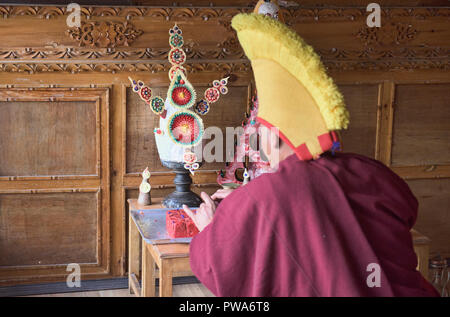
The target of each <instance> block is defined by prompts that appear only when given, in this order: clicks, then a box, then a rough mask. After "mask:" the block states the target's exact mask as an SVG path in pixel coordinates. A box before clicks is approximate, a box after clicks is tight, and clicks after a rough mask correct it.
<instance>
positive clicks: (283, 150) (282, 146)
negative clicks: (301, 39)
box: [259, 124, 294, 168]
mask: <svg viewBox="0 0 450 317" xmlns="http://www.w3.org/2000/svg"><path fill="white" fill-rule="evenodd" d="M259 133H260V137H261V150H262V151H263V152H264V154H265V155H266V157H267V159H268V160H269V163H270V167H271V168H276V167H277V166H278V164H279V163H280V162H281V161H282V160H284V159H285V158H287V157H288V156H290V155H291V154H293V153H294V150H292V148H291V147H290V146H289V145H288V144H287V143H286V142H283V140H281V139H280V138H279V137H278V133H277V129H274V128H272V129H271V128H268V127H266V126H265V125H263V124H261V126H260V129H259Z"/></svg>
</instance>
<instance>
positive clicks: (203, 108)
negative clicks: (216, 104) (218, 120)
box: [194, 99, 210, 115]
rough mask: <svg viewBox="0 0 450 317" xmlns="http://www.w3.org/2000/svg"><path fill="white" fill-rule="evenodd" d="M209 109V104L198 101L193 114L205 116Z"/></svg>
mask: <svg viewBox="0 0 450 317" xmlns="http://www.w3.org/2000/svg"><path fill="white" fill-rule="evenodd" d="M209 108H210V107H209V103H208V102H207V101H206V100H203V99H201V100H200V101H198V102H197V103H196V104H195V106H194V110H195V112H196V113H198V114H201V115H205V114H207V113H208V112H209Z"/></svg>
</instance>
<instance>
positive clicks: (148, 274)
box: [142, 240, 155, 297]
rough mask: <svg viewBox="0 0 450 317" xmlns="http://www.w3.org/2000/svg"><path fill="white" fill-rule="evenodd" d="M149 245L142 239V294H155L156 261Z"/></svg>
mask: <svg viewBox="0 0 450 317" xmlns="http://www.w3.org/2000/svg"><path fill="white" fill-rule="evenodd" d="M148 247H149V245H147V243H145V241H144V240H142V296H143V297H154V296H155V276H154V274H155V261H154V260H153V258H152V255H151V254H150V251H149V250H148Z"/></svg>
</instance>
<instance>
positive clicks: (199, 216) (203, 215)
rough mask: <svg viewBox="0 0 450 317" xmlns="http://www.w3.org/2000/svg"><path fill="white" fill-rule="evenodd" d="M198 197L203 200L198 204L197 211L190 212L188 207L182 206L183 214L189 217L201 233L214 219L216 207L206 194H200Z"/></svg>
mask: <svg viewBox="0 0 450 317" xmlns="http://www.w3.org/2000/svg"><path fill="white" fill-rule="evenodd" d="M200 197H201V198H202V199H203V203H201V204H200V207H198V209H197V211H192V210H191V209H189V207H188V206H186V205H183V210H184V212H185V213H186V214H187V215H188V216H189V217H191V219H192V221H193V222H194V224H195V225H196V227H197V229H198V231H202V230H203V229H204V228H205V227H206V226H207V225H209V223H210V222H211V221H212V219H213V217H214V212H215V211H216V205H215V204H214V201H213V200H212V199H211V197H209V196H208V194H207V193H204V192H202V193H201V194H200Z"/></svg>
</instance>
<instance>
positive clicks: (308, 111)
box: [232, 13, 349, 160]
mask: <svg viewBox="0 0 450 317" xmlns="http://www.w3.org/2000/svg"><path fill="white" fill-rule="evenodd" d="M232 27H233V28H234V29H235V30H236V32H237V35H238V38H239V42H240V43H241V46H242V48H243V49H244V52H245V54H246V55H247V57H248V58H249V60H250V61H251V64H252V68H253V73H254V76H255V83H256V89H257V92H258V102H259V108H258V117H257V120H258V121H259V122H261V123H262V124H264V125H265V126H267V127H276V128H278V129H279V130H278V131H279V132H278V133H279V137H280V138H281V139H282V140H283V141H284V142H286V143H287V144H288V145H289V146H290V147H291V148H292V149H293V150H294V151H295V153H296V154H297V157H298V158H299V159H300V160H310V159H315V158H317V157H319V155H320V154H321V153H323V152H326V151H328V150H334V149H335V147H338V146H339V142H338V137H337V134H336V132H335V131H336V130H340V129H346V128H347V126H348V123H349V114H348V111H347V109H346V107H345V103H344V98H343V96H342V94H341V93H340V92H339V90H338V88H337V86H336V85H335V84H334V82H333V80H332V79H331V78H330V77H328V76H327V74H326V72H325V68H324V66H323V65H322V63H321V61H320V58H319V56H318V55H317V54H316V53H315V52H314V50H313V48H312V47H311V46H309V45H307V44H306V43H305V42H304V40H303V39H302V38H301V37H300V36H299V35H298V34H297V33H296V32H294V31H293V30H291V29H290V28H288V27H287V26H286V25H285V24H283V23H282V22H280V21H278V20H276V19H273V18H271V17H267V16H264V15H261V14H254V13H251V14H243V13H241V14H238V15H236V16H235V17H234V18H233V20H232Z"/></svg>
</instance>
